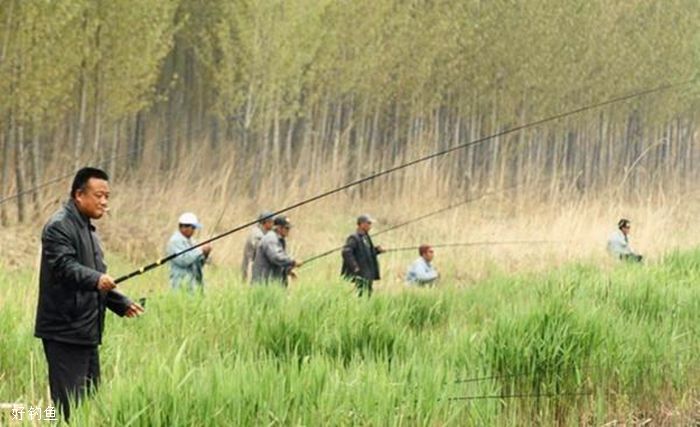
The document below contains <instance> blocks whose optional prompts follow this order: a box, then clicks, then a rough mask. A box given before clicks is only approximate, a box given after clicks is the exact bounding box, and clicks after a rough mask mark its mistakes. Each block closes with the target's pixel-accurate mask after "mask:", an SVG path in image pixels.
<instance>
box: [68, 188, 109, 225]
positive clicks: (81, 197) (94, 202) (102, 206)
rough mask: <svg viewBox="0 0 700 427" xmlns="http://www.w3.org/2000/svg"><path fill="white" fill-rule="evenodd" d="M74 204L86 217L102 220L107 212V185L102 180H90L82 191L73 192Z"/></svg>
mask: <svg viewBox="0 0 700 427" xmlns="http://www.w3.org/2000/svg"><path fill="white" fill-rule="evenodd" d="M75 204H76V205H77V206H78V210H79V211H80V213H82V214H83V215H85V216H86V217H88V218H90V219H100V218H102V216H103V215H104V214H105V213H106V212H107V210H108V204H109V183H108V182H107V181H105V180H104V179H99V178H90V179H89V180H88V182H87V183H86V184H85V188H84V189H83V190H78V191H76V192H75Z"/></svg>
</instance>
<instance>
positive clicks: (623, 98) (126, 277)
mask: <svg viewBox="0 0 700 427" xmlns="http://www.w3.org/2000/svg"><path fill="white" fill-rule="evenodd" d="M692 81H694V80H689V81H686V82H683V83H676V84H665V85H662V86H658V87H656V88H653V89H647V90H643V91H639V92H635V93H632V94H627V95H623V96H619V97H616V98H612V99H609V100H607V101H603V102H598V103H595V104H590V105H587V106H584V107H580V108H576V109H574V110H571V111H567V112H564V113H559V114H556V115H553V116H550V117H547V118H544V119H540V120H536V121H534V122H530V123H526V124H523V125H520V126H516V127H514V128H511V129H507V130H503V131H500V132H496V133H494V134H491V135H488V136H485V137H482V138H479V139H476V140H473V141H469V142H465V143H463V144H459V145H456V146H454V147H450V148H447V149H445V150H440V151H437V152H434V153H432V154H429V155H426V156H423V157H419V158H417V159H414V160H411V161H409V162H406V163H402V164H400V165H397V166H394V167H390V168H388V169H384V170H382V171H379V172H375V173H373V174H370V175H368V176H366V177H364V178H360V179H357V180H355V181H351V182H349V183H347V184H344V185H341V186H340V187H336V188H334V189H332V190H328V191H325V192H323V193H320V194H317V195H315V196H312V197H309V198H307V199H304V200H301V201H299V202H297V203H294V204H291V205H289V206H287V207H285V208H282V209H279V210H277V211H274V212H272V214H271V215H270V217H272V216H275V215H279V214H282V213H284V212H287V211H290V210H292V209H296V208H298V207H301V206H304V205H307V204H309V203H312V202H315V201H317V200H320V199H323V198H326V197H328V196H331V195H333V194H336V193H339V192H341V191H344V190H347V189H348V188H352V187H355V186H357V185H360V184H363V183H365V182H368V181H372V180H375V179H377V178H379V177H381V176H384V175H388V174H391V173H394V172H397V171H399V170H403V169H406V168H409V167H411V166H414V165H417V164H419V163H423V162H426V161H428V160H432V159H435V158H438V157H441V156H444V155H447V154H450V153H453V152H455V151H458V150H463V149H465V148H468V147H472V146H474V145H477V144H481V143H484V142H486V141H489V140H492V139H494V138H499V137H502V136H505V135H509V134H511V133H515V132H519V131H521V130H524V129H527V128H530V127H535V126H539V125H542V124H544V123H549V122H552V121H556V120H560V119H563V118H565V117H569V116H573V115H576V114H580V113H582V112H585V111H588V110H592V109H596V108H600V107H604V106H606V105H612V104H616V103H620V102H623V101H627V100H630V99H634V98H638V97H641V96H644V95H649V94H652V93H655V92H661V91H666V90H670V89H673V88H676V87H681V86H685V85H687V84H689V83H691V82H692ZM258 221H260V219H254V220H252V221H249V222H246V223H244V224H241V225H238V226H236V227H234V228H232V229H230V230H228V231H225V232H223V233H221V234H219V235H216V236H214V237H211V238H209V239H207V240H204V241H202V242H200V243H198V244H196V245H193V246H190V247H189V248H187V249H184V250H182V251H180V252H177V253H174V254H171V255H168V256H166V257H163V258H161V259H159V260H157V261H155V262H152V263H150V264H147V265H145V266H143V267H141V268H139V269H138V270H134V271H132V272H131V273H128V274H126V275H124V276H121V277H119V278H117V279H116V280H115V282H116V283H121V282H124V281H126V280H129V279H131V278H133V277H135V276H139V275H141V274H143V273H145V272H147V271H150V270H152V269H154V268H156V267H159V266H161V265H163V264H165V263H167V262H168V261H170V260H172V259H174V258H176V257H178V256H180V255H183V254H185V253H188V252H190V251H193V250H195V249H197V248H199V247H201V246H203V245H206V244H208V243H212V242H214V241H217V240H220V239H223V238H224V237H226V236H229V235H231V234H233V233H236V232H238V231H241V230H243V229H245V228H247V227H250V226H252V225H255V224H257V223H258Z"/></svg>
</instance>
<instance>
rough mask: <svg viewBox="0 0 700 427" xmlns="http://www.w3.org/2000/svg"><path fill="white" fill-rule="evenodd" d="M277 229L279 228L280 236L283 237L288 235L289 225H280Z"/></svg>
mask: <svg viewBox="0 0 700 427" xmlns="http://www.w3.org/2000/svg"><path fill="white" fill-rule="evenodd" d="M277 230H279V234H280V236H282V237H284V238H286V237H287V236H289V227H283V226H281V225H280V226H279V227H277Z"/></svg>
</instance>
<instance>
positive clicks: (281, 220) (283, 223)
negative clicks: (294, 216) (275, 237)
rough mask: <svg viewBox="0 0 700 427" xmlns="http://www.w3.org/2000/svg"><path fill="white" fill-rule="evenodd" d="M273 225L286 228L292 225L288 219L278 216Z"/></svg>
mask: <svg viewBox="0 0 700 427" xmlns="http://www.w3.org/2000/svg"><path fill="white" fill-rule="evenodd" d="M274 224H275V225H277V226H280V227H287V228H291V226H292V223H291V222H290V221H289V218H287V217H286V216H284V215H278V216H276V217H275V221H274Z"/></svg>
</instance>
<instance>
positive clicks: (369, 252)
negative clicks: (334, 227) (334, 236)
mask: <svg viewBox="0 0 700 427" xmlns="http://www.w3.org/2000/svg"><path fill="white" fill-rule="evenodd" d="M363 239H366V240H363ZM377 255H379V252H378V251H377V248H375V247H374V243H372V239H371V238H370V237H369V235H368V234H367V235H364V234H360V233H357V232H356V233H353V234H351V235H350V236H348V238H347V240H346V241H345V246H343V268H342V270H341V272H340V274H341V275H342V276H343V277H346V278H352V277H355V276H359V277H362V278H364V279H367V280H379V261H378V260H377Z"/></svg>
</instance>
